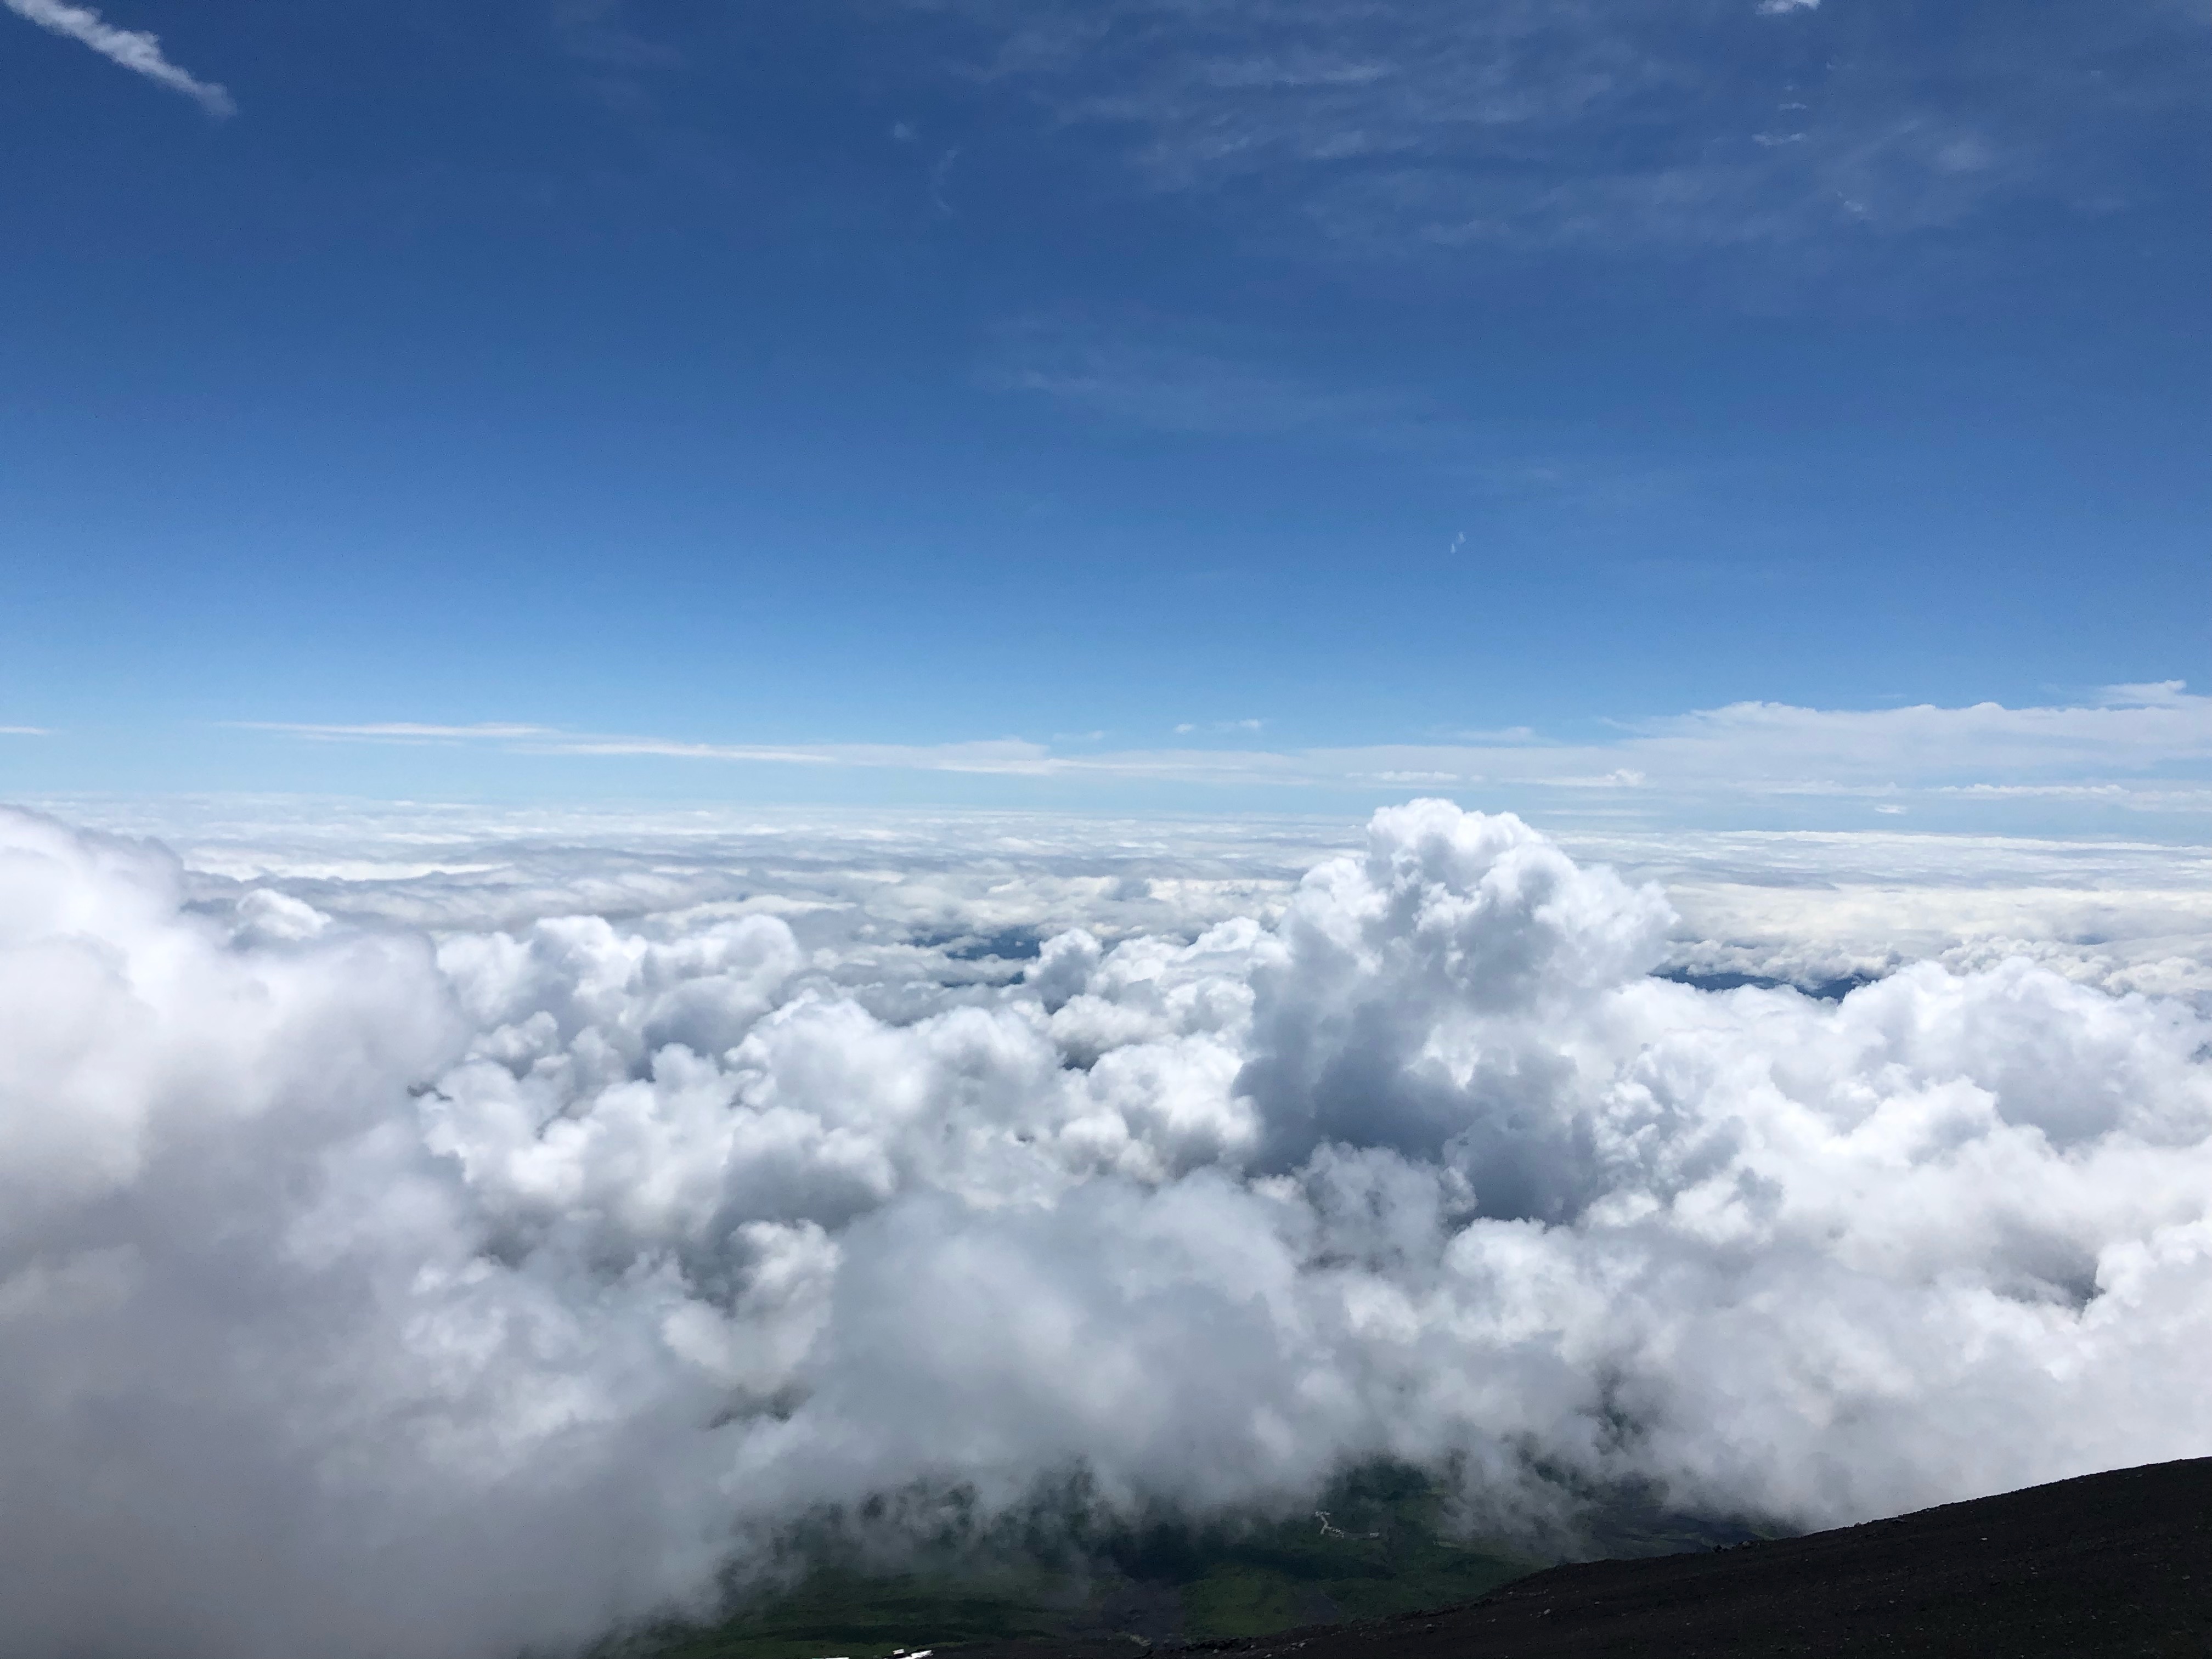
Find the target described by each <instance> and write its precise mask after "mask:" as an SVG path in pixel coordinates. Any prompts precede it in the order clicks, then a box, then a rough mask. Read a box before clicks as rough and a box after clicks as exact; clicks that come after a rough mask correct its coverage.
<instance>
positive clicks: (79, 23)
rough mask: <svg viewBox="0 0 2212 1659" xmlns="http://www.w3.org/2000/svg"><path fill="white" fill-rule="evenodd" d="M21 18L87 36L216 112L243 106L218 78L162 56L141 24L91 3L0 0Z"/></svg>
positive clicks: (103, 51) (98, 48) (108, 54)
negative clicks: (126, 24) (127, 25)
mask: <svg viewBox="0 0 2212 1659" xmlns="http://www.w3.org/2000/svg"><path fill="white" fill-rule="evenodd" d="M0 5H5V6H6V7H7V8H8V9H9V10H10V11H12V12H14V13H15V15H17V16H19V17H27V18H29V19H30V20H31V21H33V23H36V24H37V25H38V26H39V27H40V28H44V29H52V31H53V32H54V33H56V34H65V35H67V36H68V37H69V38H70V40H82V42H84V44H85V45H86V46H90V47H91V48H92V49H93V50H94V52H98V53H99V54H100V56H101V57H103V58H110V59H112V61H114V62H116V63H118V64H122V65H123V67H124V68H125V69H127V70H134V71H136V72H137V73H138V74H140V75H143V76H145V77H146V78H147V79H148V80H149V81H158V82H161V84H162V85H163V86H165V87H168V88H173V89H174V90H175V91H178V92H181V93H183V94H185V97H187V98H190V99H192V100H195V101H196V102H197V103H198V105H199V106H200V107H201V108H203V109H204V110H205V111H207V112H208V113H209V114H210V115H214V116H228V115H235V114H236V113H237V112H238V106H237V105H236V104H234V103H233V102H232V101H231V97H230V94H228V92H226V91H224V90H223V89H222V88H221V87H219V86H217V85H216V84H215V83H214V82H212V81H202V80H200V79H198V78H197V76H192V75H191V74H189V73H188V72H186V71H185V70H181V69H179V68H178V67H177V66H176V65H175V64H173V63H171V62H170V61H169V60H168V59H167V58H164V57H163V56H162V55H161V41H160V40H158V39H156V38H155V36H154V35H152V34H150V33H146V32H145V31H143V30H140V29H119V28H117V27H115V26H114V25H113V24H112V23H110V22H107V21H106V20H105V19H103V18H102V17H101V16H100V14H99V13H98V12H96V11H94V10H93V9H92V8H91V7H89V6H72V5H70V4H69V3H67V0H0Z"/></svg>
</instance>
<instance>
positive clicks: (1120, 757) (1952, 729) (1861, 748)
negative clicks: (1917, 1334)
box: [262, 682, 2212, 814]
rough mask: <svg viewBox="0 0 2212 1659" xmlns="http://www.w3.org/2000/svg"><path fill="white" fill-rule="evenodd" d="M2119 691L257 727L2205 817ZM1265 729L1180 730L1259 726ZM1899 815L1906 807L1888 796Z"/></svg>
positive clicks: (1080, 774) (1125, 777)
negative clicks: (1440, 738) (1325, 726)
mask: <svg viewBox="0 0 2212 1659" xmlns="http://www.w3.org/2000/svg"><path fill="white" fill-rule="evenodd" d="M2148 692H2149V693H2155V695H2154V696H2152V695H2147V694H2146V688H2143V687H2140V686H2128V687H2114V688H2112V689H2110V690H2108V691H2106V693H2103V694H2100V696H2099V697H2098V698H2097V699H2096V700H2095V701H2093V702H2088V703H2087V704H2079V705H2071V706H2064V707H2046V708H2007V707H2005V706H2003V705H2002V704H1998V703H1993V702H1985V703H1977V704H1975V705H1973V706H1972V707H1969V708H1936V707H1933V706H1930V705H1926V704H1922V705H1917V706H1915V707H1911V708H1885V709H1874V710H1848V709H1845V710H1837V709H1815V708H1796V707H1792V706H1790V705H1788V704H1784V703H1771V702H1744V703H1733V704H1729V705H1728V706H1727V707H1725V708H1712V709H1703V710H1699V711H1697V712H1694V713H1692V714H1683V715H1675V716H1669V717H1666V718H1662V719H1657V720H1644V721H1638V722H1634V723H1632V724H1628V725H1625V726H1620V727H1619V728H1618V735H1617V736H1615V737H1614V738H1612V739H1610V740H1608V741H1603V742H1597V743H1578V744H1564V743H1556V742H1554V743H1547V742H1545V741H1544V740H1542V739H1541V738H1539V737H1537V736H1536V735H1535V734H1534V733H1532V732H1527V731H1525V730H1524V729H1522V728H1514V729H1511V730H1509V731H1504V732H1496V733H1470V734H1468V738H1466V739H1464V740H1462V741H1457V742H1450V743H1432V744H1367V745H1363V746H1359V747H1346V748H1328V749H1257V748H1243V749H1218V748H1213V749H1197V748H1167V749H1158V750H1118V751H1117V750H1108V751H1104V752H1101V751H1098V750H1091V749H1085V750H1084V751H1083V752H1079V753H1066V752H1061V751H1059V750H1055V749H1054V748H1053V747H1052V746H1051V745H1049V744H1041V743H1036V742H1032V741H1030V740H1028V739H1024V738H1011V737H1009V738H997V739H988V740H981V741H976V742H968V743H950V744H854V743H847V744H732V743H706V742H693V741H687V740H683V739H678V738H659V737H646V736H613V735H605V734H593V733H582V732H562V731H560V730H557V729H556V728H553V727H550V726H529V725H492V724H485V725H477V726H465V725H453V726H429V725H414V724H405V723H372V724H365V725H354V726H310V725H297V726H264V727H263V728H262V729H268V730H275V731H283V732H293V733H295V734H297V735H300V736H302V737H307V738H317V739H322V740H329V741H343V740H363V741H380V742H412V741H439V742H486V743H501V744H507V745H508V746H511V747H513V748H515V749H517V750H522V751H525V752H530V753H537V754H559V755H571V756H577V757H587V756H623V755H629V756H658V757H665V758H669V759H681V760H698V761H708V762H728V763H752V764H766V765H776V766H804V767H823V768H832V767H834V768H880V769H897V770H906V771H917V772H947V773H962V774H969V775H997V776H1005V777H1026V778H1063V779H1066V778H1073V779H1083V780H1089V781H1097V782H1099V783H1112V782H1114V781H1135V780H1152V781H1175V782H1182V783H1189V784H1200V785H1231V786H1235V785H1266V786H1273V787H1282V788H1286V789H1288V788H1301V789H1334V790H1343V789H1346V788H1352V787H1363V786H1368V785H1371V783H1372V782H1374V781H1377V780H1393V779H1421V780H1425V781H1441V780H1443V779H1445V778H1462V779H1468V780H1470V781H1473V780H1480V779H1487V780H1490V781H1491V787H1492V788H1506V789H1520V790H1527V791H1533V792H1537V793H1538V794H1539V795H1543V794H1548V793H1553V792H1577V791H1579V792H1588V791H1591V790H1593V789H1606V790H1612V791H1619V792H1624V793H1626V792H1634V793H1638V794H1639V795H1644V796H1648V797H1649V798H1650V805H1649V808H1648V810H1649V811H1651V812H1652V813H1654V814H1664V813H1666V812H1668V811H1684V810H1686V809H1687V808H1689V807H1690V806H1691V805H1693V804H1696V803H1699V802H1712V801H1716V800H1737V801H1741V800H1742V799H1746V798H1747V797H1750V798H1755V797H1766V798H1770V799H1780V798H1802V799H1838V800H1848V799H1858V798H1863V797H1866V796H1869V795H1875V796H1894V795H1897V794H1899V793H1900V792H1912V791H1920V792H1926V793H1928V794H1929V795H1930V796H1931V797H1947V798H1950V799H1955V800H1967V799H1976V800H1980V801H1982V802H1984V803H1985V804H1987V805H1992V806H1994V805H1998V804H2000V803H2002V802H2004V801H2006V800H2016V801H2021V802H2027V801H2033V800H2039V799H2040V800H2045V801H2074V802H2077V803H2103V804H2106V805H2112V806H2117V807H2121V808H2125V809H2130V810H2133V811H2142V812H2171V811H2201V810H2202V809H2203V806H2204V805H2205V803H2206V801H2207V800H2208V799H2212V795H2208V790H2212V697H2205V696H2197V695H2194V694H2191V693H2190V692H2189V691H2187V690H2185V689H2184V688H2183V687H2182V686H2181V685H2180V684H2179V683H2178V682H2177V683H2173V684H2167V685H2161V686H2156V687H2152V688H2148ZM1264 725H1265V722H1263V721H1260V720H1224V721H1217V722H1214V723H1212V725H1211V726H1201V725H1200V724H1199V723H1196V722H1186V723H1184V724H1182V725H1179V726H1176V727H1175V728H1174V733H1175V735H1176V736H1188V735H1191V734H1193V733H1195V732H1200V731H1212V732H1218V733H1222V734H1224V735H1231V734H1240V733H1246V732H1256V731H1258V730H1260V729H1261V727H1262V726H1264ZM1895 804H1900V805H1901V804H1904V803H1901V802H1899V803H1895Z"/></svg>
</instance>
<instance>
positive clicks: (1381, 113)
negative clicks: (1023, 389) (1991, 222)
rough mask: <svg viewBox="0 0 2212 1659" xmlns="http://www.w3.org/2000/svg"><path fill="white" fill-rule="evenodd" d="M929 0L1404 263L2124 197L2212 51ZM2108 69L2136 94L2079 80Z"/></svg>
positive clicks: (1119, 141)
mask: <svg viewBox="0 0 2212 1659" xmlns="http://www.w3.org/2000/svg"><path fill="white" fill-rule="evenodd" d="M912 3H913V5H914V7H915V9H918V10H921V11H922V12H924V13H927V14H930V15H935V16H938V17H940V18H946V19H950V20H952V21H954V22H955V23H956V25H957V26H960V27H964V28H965V30H966V31H967V33H968V38H969V42H970V52H971V54H972V55H971V57H970V59H969V62H968V64H966V65H965V68H966V70H967V72H968V74H969V76H971V77H972V78H973V79H975V81H977V82H980V83H981V84H984V85H988V86H995V87H999V88H1006V89H1009V90H1012V91H1013V92H1015V93H1017V94H1019V95H1021V96H1024V97H1025V98H1028V99H1030V100H1033V101H1034V102H1035V103H1036V104H1037V105H1039V106H1042V108H1043V109H1045V110H1046V111H1047V112H1048V114H1049V118H1050V119H1051V122H1052V124H1053V126H1054V130H1055V131H1059V132H1062V133H1067V132H1078V133H1091V134H1095V135H1097V136H1099V137H1103V138H1105V139H1106V140H1107V141H1108V142H1109V143H1111V144H1112V145H1113V146H1114V148H1115V151H1116V152H1117V154H1118V155H1119V158H1120V160H1121V162H1122V164H1123V165H1125V166H1126V167H1127V168H1129V169H1130V170H1131V172H1132V173H1133V175H1134V177H1136V178H1137V179H1139V180H1141V181H1142V182H1143V184H1144V185H1146V186H1148V187H1149V188H1152V189H1154V190H1158V191H1169V192H1196V193H1204V194H1206V195H1209V196H1212V197H1218V198H1221V200H1222V202H1223V205H1224V207H1225V208H1226V207H1227V206H1228V205H1229V203H1230V201H1231V198H1236V199H1237V200H1240V201H1241V202H1242V204H1243V205H1244V206H1246V207H1248V208H1249V210H1251V212H1252V214H1253V217H1252V218H1251V219H1250V220H1249V223H1250V224H1251V225H1252V226H1253V227H1255V228H1257V227H1260V226H1262V225H1266V224H1273V226H1274V227H1275V229H1274V230H1273V231H1272V232H1267V233H1266V234H1269V235H1271V236H1272V235H1277V234H1293V228H1294V227H1296V226H1297V224H1298V223H1299V222H1301V221H1303V222H1304V226H1305V227H1307V228H1310V229H1318V230H1319V231H1320V232H1321V233H1322V236H1323V237H1324V238H1325V239H1326V240H1327V241H1328V242H1329V243H1330V244H1333V245H1334V246H1336V247H1338V248H1340V249H1344V250H1350V251H1365V252H1389V253H1395V254H1403V253H1407V252H1414V251H1417V250H1419V249H1423V248H1438V247H1442V248H1451V247H1458V246H1468V245H1481V246H1531V247H1537V246H1541V247H1557V246H1583V247H1591V248H1606V247H1613V246H1620V247H1636V248H1650V247H1651V246H1655V245H1657V246H1676V247H1681V248H1692V247H1716V246H1734V247H1744V246H1751V245H1767V246H1777V245H1783V244H1795V243H1799V242H1802V241H1805V240H1808V239H1812V240H1831V239H1833V238H1834V237H1836V236H1838V235H1853V234H1864V233H1868V232H1873V233H1877V234H1878V233H1882V232H1902V231H1911V230H1915V229H1921V228H1929V227H1931V226H1938V225H1945V224H1951V223H1954V222H1960V221H1961V220H1963V219H1965V218H1966V217H1968V216H1971V215H1972V214H1973V213H1974V212H1976V211H1977V210H1979V209H1980V208H1981V207H1983V206H1984V205H1985V204H1991V203H1995V202H1998V201H2002V200H2006V199H2021V198H2027V197H2043V198H2045V199H2049V200H2052V201H2057V202H2062V203H2063V202H2072V201H2076V200H2080V199H2087V197H2106V198H2109V197H2111V195H2112V189H2111V186H2112V183H2113V181H2114V179H2116V178H2117V177H2118V173H2116V172H2115V171H2114V169H2118V170H2121V171H2125V170H2127V169H2129V168H2131V167H2136V160H2134V159H2131V158H2134V157H2135V156H2136V152H2137V151H2138V150H2139V149H2140V148H2141V146H2140V143H2139V142H2138V141H2139V140H2140V138H2141V136H2142V135H2141V133H2140V132H2136V134H2135V136H2134V137H2133V138H2130V137H2128V131H2129V130H2130V129H2131V126H2132V124H2133V123H2135V122H2136V118H2137V117H2139V116H2140V115H2141V114H2142V112H2143V111H2144V110H2145V109H2148V108H2151V107H2154V106H2160V105H2172V103H2173V102H2174V100H2176V99H2189V98H2193V97H2194V96H2195V94H2194V92H2193V90H2192V89H2191V80H2190V77H2191V75H2192V74H2193V73H2194V68H2193V67H2191V66H2197V67H2201V65H2202V63H2203V58H2204V49H2205V46H2206V44H2207V43H2206V40H2205V39H2204V31H2203V28H2202V27H2201V26H2200V24H2199V22H2198V21H2197V20H2196V19H2194V18H2190V17H2185V16H2184V15H2182V14H2181V13H2180V12H2179V10H2178V9H2174V10H2171V11H2153V10H2150V9H2132V8H2130V9H2126V10H2125V11H2124V12H2122V11H2120V10H2119V9H2106V10H2105V11H2102V12H2098V11H2093V10H2085V9H2081V8H2064V7H2060V6H2057V5H2051V4H2037V5H2031V6H2029V7H2027V8H2025V9H2023V12H2024V13H2025V15H2021V14H2020V13H2015V11H2013V10H2006V11H2003V12H1999V11H1997V10H1996V9H1975V10H1973V11H1972V12H1971V13H1970V14H1969V15H1966V16H1964V17H1961V18H1959V19H1954V20H1948V21H1947V22H1946V24H1945V26H1944V27H1942V28H1936V27H1932V26H1931V25H1930V23H1929V21H1928V19H1927V18H1926V17H1925V16H1924V15H1921V14H1920V12H1919V11H1918V9H1915V8H1911V7H1909V6H1904V5H1899V4H1881V3H1876V4H1874V5H1871V6H1865V7H1855V8H1852V9H1851V13H1852V15H1850V17H1849V18H1848V19H1846V18H1844V17H1842V16H1841V15H1836V14H1834V9H1832V8H1831V9H1826V10H1822V9H1820V8H1819V7H1818V6H1817V3H1815V0H1767V3H1763V4H1762V3H1754V0H1703V3H1697V4H1692V5H1689V6H1684V5H1681V4H1678V3H1671V0H1668V3H1662V0H1620V3H1613V4H1606V5H1597V4H1592V3H1567V4H1543V3H1536V0H1506V3H1500V4H1494V5H1486V6H1483V7H1480V8H1473V9H1470V8H1468V7H1465V6H1460V5H1453V4H1448V3H1444V0H1413V3H1408V4H1403V5H1394V6H1389V7H1375V6H1370V5H1366V4H1363V3H1360V0H1270V3H1265V4H1228V3H1221V0H1099V3H1091V0H1085V3H1081V4H1078V3H1075V0H1034V3H1032V0H1021V3H1016V0H912ZM2025 40H2034V41H2035V43H2036V45H2035V47H2034V49H2033V51H2029V50H2024V49H2023V45H2022V43H2023V41H2025ZM2146 45H2148V46H2151V47H2152V48H2154V53H2155V55H2154V57H2153V56H2151V55H2149V54H2147V53H2146V52H2145V51H2144V50H2143V48H2144V47H2145V46H2146ZM2108 60H2109V61H2112V62H2114V63H2124V64H2125V65H2126V67H2127V85H2128V88H2129V91H2128V93H2127V94H2126V96H2124V97H2118V96H2115V95H2114V94H2113V92H2112V88H2113V86H2114V85H2116V84H2117V82H2114V81H2113V80H2112V79H2111V78H2110V77H2106V76H2102V74H2101V71H2100V72H2099V73H2094V74H2090V75H2087V76H2084V75H2083V74H2081V73H2080V72H2078V70H2075V68H2074V67H2073V66H2075V65H2086V66H2094V65H2097V64H2101V63H2104V62H2106V61H2108ZM2146 62H2154V63H2155V64H2158V65H2160V67H2158V68H2156V69H2155V70H2148V69H2146V68H2145V67H2144V64H2145V63H2146ZM2061 63H2063V64H2068V65H2069V70H2068V71H2067V72H2066V73H2063V74H2062V73H2058V72H2057V71H2055V70H2054V68H2053V66H2054V65H2056V64H2061ZM2091 175H2095V176H2096V177H2098V178H2099V179H2100V181H2101V182H2100V185H2099V186H2098V188H2097V189H2095V190H2090V191H2085V190H2084V188H2083V186H2082V182H2081V181H2082V179H2084V178H2085V177H2088V176H2091ZM2123 193H2124V192H2123Z"/></svg>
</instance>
